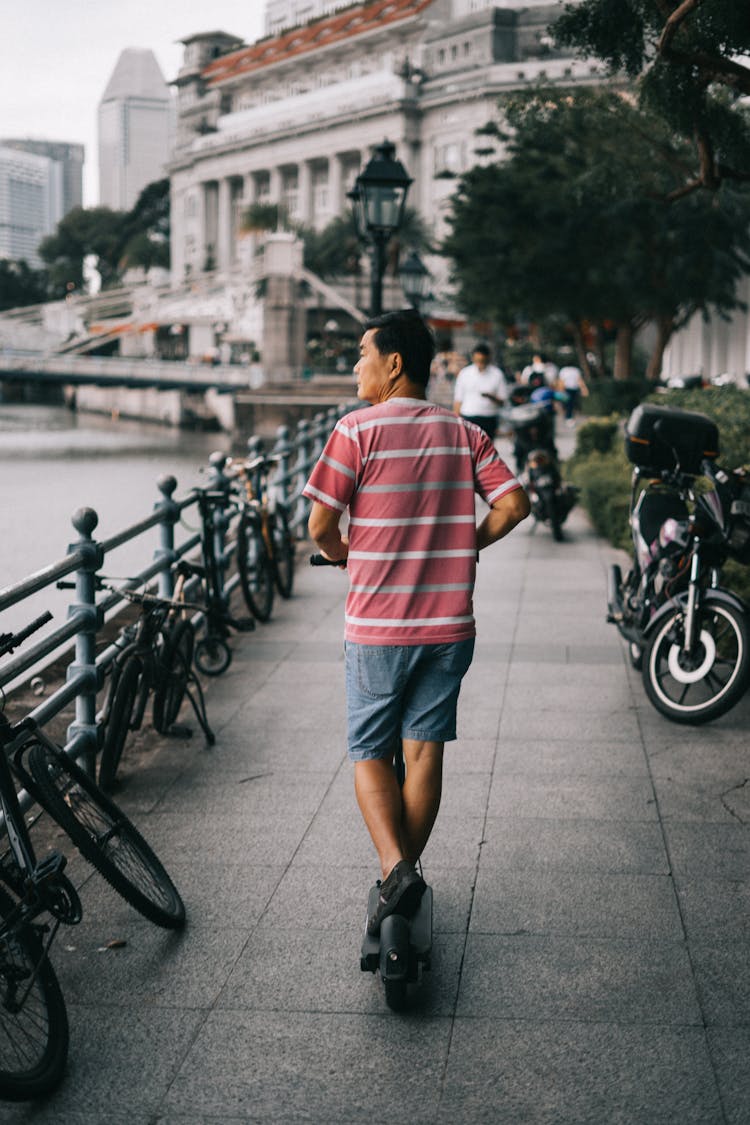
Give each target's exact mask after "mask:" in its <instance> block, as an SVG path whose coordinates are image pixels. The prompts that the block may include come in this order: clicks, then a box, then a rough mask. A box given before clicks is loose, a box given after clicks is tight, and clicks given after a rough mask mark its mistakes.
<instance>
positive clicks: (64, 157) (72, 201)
mask: <svg viewBox="0 0 750 1125" xmlns="http://www.w3.org/2000/svg"><path fill="white" fill-rule="evenodd" d="M0 145H2V147H3V148H15V149H17V150H18V151H19V152H32V153H34V154H35V155H36V156H48V157H49V159H50V160H55V161H57V163H58V164H60V165H61V166H62V200H61V207H62V210H61V213H60V215H59V216H58V219H61V218H63V217H64V216H65V215H67V213H68V211H72V209H73V208H74V207H80V206H81V205H82V203H83V160H84V148H83V145H79V144H74V143H72V142H70V141H40V140H32V139H31V138H29V137H23V138H13V139H10V138H6V137H3V138H2V139H0ZM55 221H56V222H57V220H55Z"/></svg>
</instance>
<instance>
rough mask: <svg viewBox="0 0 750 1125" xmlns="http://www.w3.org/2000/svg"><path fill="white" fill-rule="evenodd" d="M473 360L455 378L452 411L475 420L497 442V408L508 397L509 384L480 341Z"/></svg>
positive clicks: (472, 356)
mask: <svg viewBox="0 0 750 1125" xmlns="http://www.w3.org/2000/svg"><path fill="white" fill-rule="evenodd" d="M471 359H472V362H471V363H470V364H469V365H468V367H463V368H462V369H461V370H460V371H459V373H458V375H457V377H456V387H455V390H454V392H453V400H454V401H453V413H454V414H460V415H461V417H462V418H466V420H467V421H468V422H474V424H475V425H477V426H479V427H480V429H482V430H484V432H485V433H486V434H487V436H488V437H489V438H490V439H491V440H493V441H494V438H495V434H496V433H497V419H498V410H499V408H500V407H501V406H502V405H503V403H504V402H505V400H506V399H507V397H508V385H507V383H506V380H505V375H504V374H503V372H502V371H501V370H500V368H499V367H496V366H495V365H494V364H493V363H490V349H489V348H488V347H487V345H486V344H477V345H476V347H475V348H474V350H473V352H472V353H471Z"/></svg>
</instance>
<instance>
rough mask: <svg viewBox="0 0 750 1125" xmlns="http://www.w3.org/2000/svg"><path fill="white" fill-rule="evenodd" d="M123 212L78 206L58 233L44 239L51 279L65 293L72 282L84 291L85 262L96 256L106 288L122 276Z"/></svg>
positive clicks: (41, 251)
mask: <svg viewBox="0 0 750 1125" xmlns="http://www.w3.org/2000/svg"><path fill="white" fill-rule="evenodd" d="M122 218H123V216H122V212H119V211H112V210H110V208H109V207H89V208H84V207H74V208H73V210H72V211H69V212H68V214H67V215H66V216H65V217H64V218H63V219H61V220H60V222H59V223H58V224H57V230H56V231H55V233H54V234H51V235H48V237H47V238H45V239H43V240H42V242H41V243H40V246H39V255H40V257H41V258H42V260H43V261H44V262H46V263H47V265H48V266H49V273H50V279H51V282H52V285H53V287H54V288H55V289H56V290H57V291H61V292H64V291H65V289H66V287H67V285H68V284H69V283H70V282H72V283H73V284H74V285H75V286H76V288H77V289H82V288H83V261H84V258H86V257H89V256H91V255H93V256H94V257H96V260H97V261H96V268H97V269H98V271H99V274H100V275H101V279H102V286H103V287H106V286H107V285H111V284H112V282H113V281H114V280H115V279H116V278H117V277H118V266H119V259H120V252H121V248H122Z"/></svg>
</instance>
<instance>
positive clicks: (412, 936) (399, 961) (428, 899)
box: [310, 555, 432, 1012]
mask: <svg viewBox="0 0 750 1125" xmlns="http://www.w3.org/2000/svg"><path fill="white" fill-rule="evenodd" d="M310 565H311V566H338V567H341V566H342V564H341V563H337V562H332V561H331V560H330V559H327V558H326V557H325V556H324V555H311V556H310ZM393 768H394V770H395V771H396V777H397V778H398V783H399V785H403V783H404V778H405V776H406V765H405V763H404V755H403V752H402V748H401V741H400V740H399V742H398V745H397V746H396V747H395V749H394V754H393ZM420 866H421V865H420ZM379 894H380V884H379V883H375V884H374V886H372V887H371V888H370V891H369V894H368V897H367V915H366V917H365V932H364V936H363V938H362V950H361V954H360V961H359V965H360V968H361V970H362V972H363V973H380V978H381V980H382V982H383V989H384V992H385V1002H386V1004H387V1005H388V1007H389V1008H391V1009H392V1011H394V1012H399V1011H403V1009H404V1008H405V1007H406V1005H407V1003H408V999H409V985H410V984H412V985H413V984H417V983H418V982H419V980H420V977H421V974H422V972H427V971H429V969H430V968H431V955H432V887H430V886H428V885H425V889H424V893H423V895H422V898H421V900H420V903H419V907H418V909H417V911H416V913H415V914H414V915H413V916H412V917H411V918H405V917H404V916H403V915H402V914H389V915H388V916H387V917H386V918H384V919H383V921H382V922H381V924H380V931H379V933H377V934H374V935H372V934H368V932H367V918H368V917H370V915H372V914H373V913H374V912H375V909H376V907H377V904H378V895H379Z"/></svg>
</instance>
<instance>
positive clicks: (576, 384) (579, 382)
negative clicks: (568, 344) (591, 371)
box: [558, 363, 589, 426]
mask: <svg viewBox="0 0 750 1125" xmlns="http://www.w3.org/2000/svg"><path fill="white" fill-rule="evenodd" d="M558 381H559V387H560V390H561V391H564V392H565V394H566V395H567V396H568V397H567V401H566V403H565V418H566V419H567V422H568V425H569V426H574V425H575V415H576V414H577V412H578V407H579V406H580V402H581V396H582V395H583V396H584V397H588V393H589V389H588V387H587V386H586V381H585V380H584V378H583V373H582V371H581V369H580V367H576V365H575V364H574V363H567V364H565V366H564V367H561V368H560V374H559V376H558Z"/></svg>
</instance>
